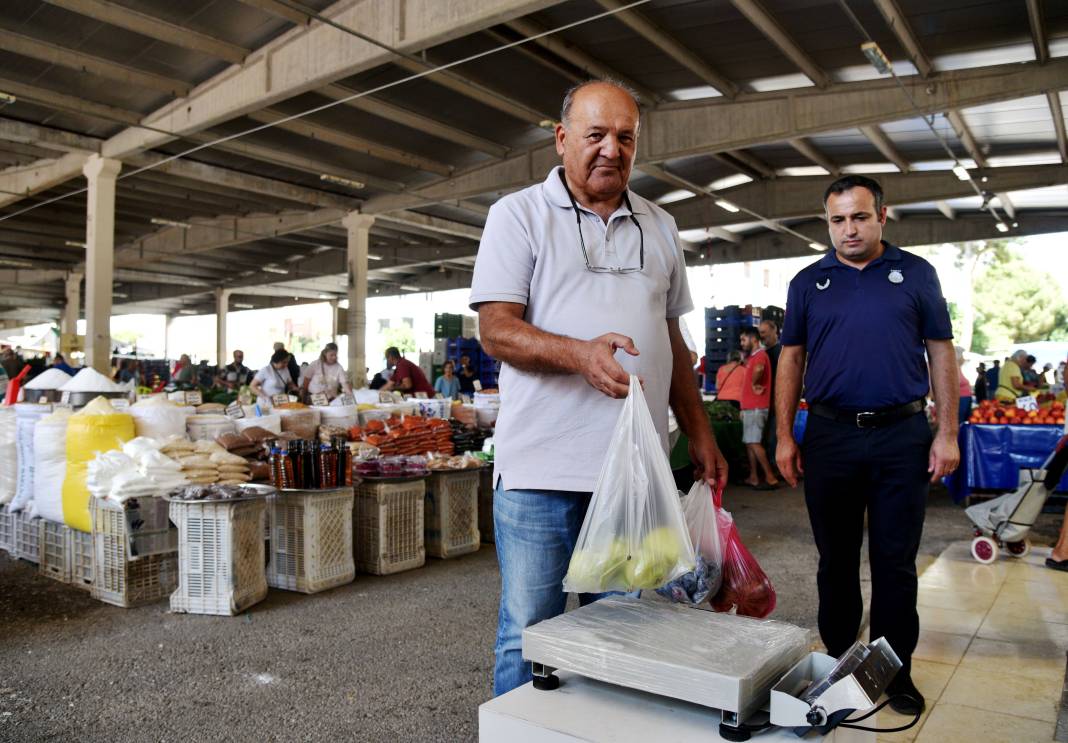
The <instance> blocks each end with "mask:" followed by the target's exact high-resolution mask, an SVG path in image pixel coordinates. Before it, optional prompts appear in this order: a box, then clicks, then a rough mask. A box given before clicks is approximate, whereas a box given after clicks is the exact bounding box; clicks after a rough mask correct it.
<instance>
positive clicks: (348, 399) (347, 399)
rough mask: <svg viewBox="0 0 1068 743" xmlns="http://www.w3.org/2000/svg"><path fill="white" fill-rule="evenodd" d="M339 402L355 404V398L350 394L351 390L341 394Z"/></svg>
mask: <svg viewBox="0 0 1068 743" xmlns="http://www.w3.org/2000/svg"><path fill="white" fill-rule="evenodd" d="M341 404H342V405H355V404H356V398H355V397H353V396H352V393H351V392H346V393H345V394H344V395H342V396H341Z"/></svg>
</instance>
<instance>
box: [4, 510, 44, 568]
mask: <svg viewBox="0 0 1068 743" xmlns="http://www.w3.org/2000/svg"><path fill="white" fill-rule="evenodd" d="M11 531H12V534H13V543H12V544H13V546H12V550H11V554H12V555H14V556H15V557H17V558H19V559H20V560H26V561H27V562H32V563H33V564H35V565H36V564H37V563H38V562H40V560H41V519H39V518H33V519H31V518H30V513H29V511H26V510H25V509H24V510H22V511H17V512H15V513H14V514H13V515H12V517H11Z"/></svg>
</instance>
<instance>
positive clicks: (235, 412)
mask: <svg viewBox="0 0 1068 743" xmlns="http://www.w3.org/2000/svg"><path fill="white" fill-rule="evenodd" d="M226 415H227V417H230V418H233V419H234V420H237V419H238V418H244V417H245V410H244V408H242V407H241V403H239V402H232V403H230V404H229V405H227V406H226Z"/></svg>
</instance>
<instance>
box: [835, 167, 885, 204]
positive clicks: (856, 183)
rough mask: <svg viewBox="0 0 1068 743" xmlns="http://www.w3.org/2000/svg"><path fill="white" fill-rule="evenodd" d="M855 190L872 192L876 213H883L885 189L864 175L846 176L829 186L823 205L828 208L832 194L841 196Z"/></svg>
mask: <svg viewBox="0 0 1068 743" xmlns="http://www.w3.org/2000/svg"><path fill="white" fill-rule="evenodd" d="M854 188H866V189H868V190H869V191H871V195H872V196H874V197H875V211H876V212H880V211H882V208H883V187H882V186H880V185H879V182H878V181H876V180H875V179H873V178H868V177H866V176H863V175H844V176H842V177H841V178H839V179H838V180H836V181H835V182H834V183H832V184H831V185H829V186H827V190H826V191H824V192H823V205H824V206H827V199H829V198H831V194H832V193H833V194H841V193H845V192H846V191H849V190H851V189H854Z"/></svg>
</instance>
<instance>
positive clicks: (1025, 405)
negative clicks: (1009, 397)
mask: <svg viewBox="0 0 1068 743" xmlns="http://www.w3.org/2000/svg"><path fill="white" fill-rule="evenodd" d="M1016 407H1017V408H1019V409H1020V410H1038V400H1036V399H1035V398H1034V397H1032V396H1031V395H1025V396H1023V397H1017V398H1016Z"/></svg>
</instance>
